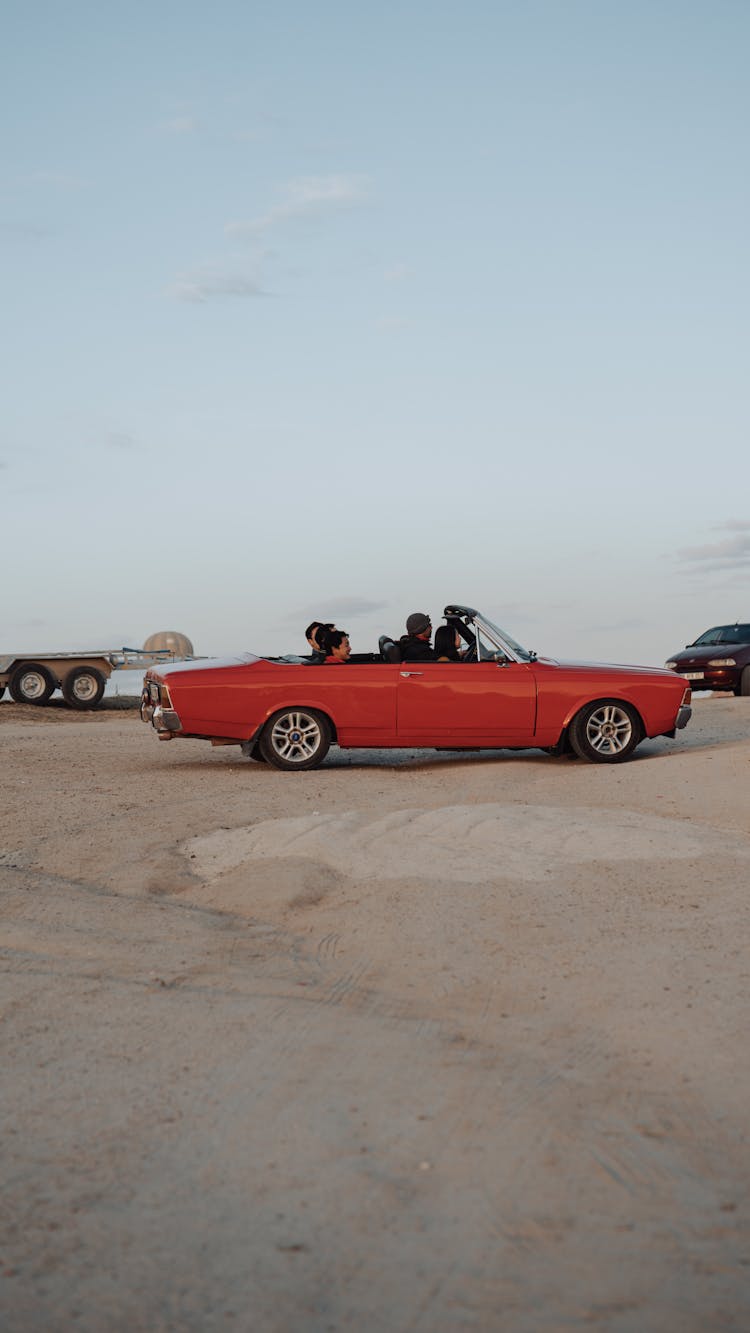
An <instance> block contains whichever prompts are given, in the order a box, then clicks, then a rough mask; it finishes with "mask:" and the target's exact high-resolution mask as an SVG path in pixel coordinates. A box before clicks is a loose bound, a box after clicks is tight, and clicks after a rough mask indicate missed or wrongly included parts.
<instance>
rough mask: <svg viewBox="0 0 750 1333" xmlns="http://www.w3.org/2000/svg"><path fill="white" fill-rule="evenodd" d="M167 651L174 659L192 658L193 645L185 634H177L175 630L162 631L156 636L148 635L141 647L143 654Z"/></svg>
mask: <svg viewBox="0 0 750 1333" xmlns="http://www.w3.org/2000/svg"><path fill="white" fill-rule="evenodd" d="M165 648H166V649H168V651H169V652H170V653H174V655H175V657H193V655H194V654H193V645H192V643H191V642H190V640H189V638H188V636H187V634H178V632H177V630H175V629H163V630H160V631H159V633H158V634H149V636H148V638H147V639H146V642H145V643H144V645H143V651H144V653H158V652H163V651H164V649H165Z"/></svg>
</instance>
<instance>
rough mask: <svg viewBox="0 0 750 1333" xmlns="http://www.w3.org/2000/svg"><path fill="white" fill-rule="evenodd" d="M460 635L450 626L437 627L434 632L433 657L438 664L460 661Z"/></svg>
mask: <svg viewBox="0 0 750 1333" xmlns="http://www.w3.org/2000/svg"><path fill="white" fill-rule="evenodd" d="M460 648H461V635H460V634H459V632H458V630H457V629H454V628H453V626H452V625H438V627H437V629H436V630H435V656H436V658H437V660H438V662H460V661H461V653H460V651H459V650H460Z"/></svg>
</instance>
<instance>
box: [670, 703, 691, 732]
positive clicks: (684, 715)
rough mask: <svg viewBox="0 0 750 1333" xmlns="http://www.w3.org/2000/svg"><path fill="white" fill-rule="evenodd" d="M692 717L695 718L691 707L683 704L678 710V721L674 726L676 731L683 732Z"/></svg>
mask: <svg viewBox="0 0 750 1333" xmlns="http://www.w3.org/2000/svg"><path fill="white" fill-rule="evenodd" d="M692 716H693V710H692V708H691V707H690V705H689V704H682V705H681V707H680V708H679V709H678V710H677V720H676V722H675V724H674V725H675V729H676V730H677V731H682V728H683V727H686V726H687V724H688V722H689V721H690V719H691V717H692Z"/></svg>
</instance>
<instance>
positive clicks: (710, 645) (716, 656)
mask: <svg viewBox="0 0 750 1333" xmlns="http://www.w3.org/2000/svg"><path fill="white" fill-rule="evenodd" d="M664 665H665V666H666V668H667V670H668V671H676V672H677V673H678V675H680V676H684V677H685V680H689V681H690V683H691V685H692V688H693V689H694V690H733V691H734V693H735V694H750V625H740V624H739V622H738V623H737V624H736V625H717V626H716V627H715V628H714V629H707V630H706V632H705V634H701V636H700V638H698V639H696V640H695V643H689V644H688V645H687V647H686V648H685V650H684V652H681V653H675V655H674V657H670V659H669V661H668V662H665V663H664Z"/></svg>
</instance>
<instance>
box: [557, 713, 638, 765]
mask: <svg viewBox="0 0 750 1333" xmlns="http://www.w3.org/2000/svg"><path fill="white" fill-rule="evenodd" d="M568 734H569V736H570V744H571V745H572V747H573V750H574V751H575V753H576V754H577V755H578V756H579V758H580V759H588V760H589V761H590V762H591V763H593V764H619V763H622V761H623V759H627V758H629V756H630V755H631V754H632V753H633V751H634V749H635V747H636V745H637V744H638V742H639V741H640V740H641V735H642V729H641V720H640V718H639V716H638V714H637V713H636V711H635V709H634V708H631V706H630V704H625V703H622V702H621V700H619V699H597V700H596V701H595V702H594V703H591V704H586V706H585V708H582V709H581V710H580V712H579V713H576V715H575V717H574V718H573V721H572V722H571V724H570V729H569V733H568Z"/></svg>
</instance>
